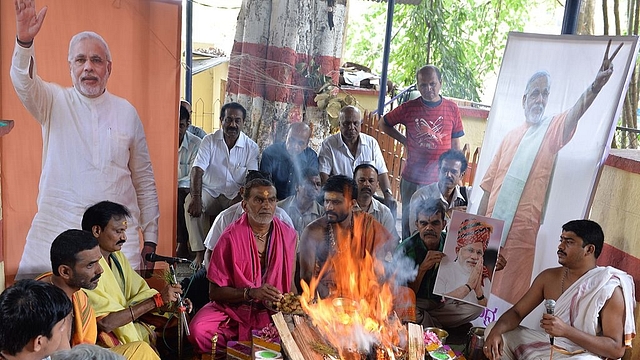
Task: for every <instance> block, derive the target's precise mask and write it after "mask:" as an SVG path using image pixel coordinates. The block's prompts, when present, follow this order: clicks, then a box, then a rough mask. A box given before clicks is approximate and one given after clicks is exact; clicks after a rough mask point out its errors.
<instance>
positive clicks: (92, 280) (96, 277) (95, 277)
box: [91, 274, 102, 282]
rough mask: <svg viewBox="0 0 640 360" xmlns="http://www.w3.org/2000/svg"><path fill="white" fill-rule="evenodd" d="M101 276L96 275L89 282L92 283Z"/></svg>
mask: <svg viewBox="0 0 640 360" xmlns="http://www.w3.org/2000/svg"><path fill="white" fill-rule="evenodd" d="M101 276H102V274H98V275H96V276H94V277H93V279H91V282H94V281H96V280H98V279H100V277H101Z"/></svg>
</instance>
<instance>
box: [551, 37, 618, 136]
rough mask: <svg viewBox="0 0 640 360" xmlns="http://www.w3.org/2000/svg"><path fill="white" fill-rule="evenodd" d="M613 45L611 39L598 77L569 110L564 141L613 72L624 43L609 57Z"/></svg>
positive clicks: (571, 133) (570, 134)
mask: <svg viewBox="0 0 640 360" xmlns="http://www.w3.org/2000/svg"><path fill="white" fill-rule="evenodd" d="M610 46H611V40H609V44H608V45H607V49H606V51H605V53H604V58H603V60H602V64H601V65H600V69H599V70H598V73H597V74H596V78H595V79H594V80H593V82H592V83H591V84H590V85H589V87H588V88H587V89H586V90H585V91H584V92H583V93H582V95H581V96H580V98H578V101H576V103H575V104H574V105H573V107H572V108H571V109H570V110H569V113H568V114H567V119H566V120H565V123H564V131H563V143H565V144H566V143H567V142H569V140H571V137H572V136H573V132H574V131H575V130H576V127H577V126H578V121H579V120H580V118H581V117H582V115H584V113H585V112H586V111H587V109H589V107H590V106H591V104H592V103H593V101H594V100H595V98H596V97H597V96H598V93H600V90H602V88H603V87H604V86H605V84H606V83H607V82H608V81H609V78H610V77H611V75H612V74H613V63H612V61H613V59H614V58H615V56H616V55H617V54H618V50H620V48H621V47H622V44H620V46H619V47H618V48H617V49H616V50H615V52H614V53H613V55H612V56H611V58H609V48H610Z"/></svg>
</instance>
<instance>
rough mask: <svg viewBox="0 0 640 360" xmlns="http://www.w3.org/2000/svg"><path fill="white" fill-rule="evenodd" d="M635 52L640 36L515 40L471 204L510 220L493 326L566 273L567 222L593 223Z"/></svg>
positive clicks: (491, 308) (492, 305) (491, 312)
mask: <svg viewBox="0 0 640 360" xmlns="http://www.w3.org/2000/svg"><path fill="white" fill-rule="evenodd" d="M636 53H637V38H636V37H608V36H607V37H594V36H577V35H562V36H551V35H534V34H521V33H511V34H510V36H509V39H508V42H507V46H506V49H505V54H504V58H503V63H502V67H501V69H500V74H499V77H498V84H497V89H496V92H495V97H494V100H493V104H492V107H491V112H490V114H489V120H488V126H487V130H486V134H485V138H484V142H483V146H482V153H481V155H480V161H479V163H478V170H477V172H476V177H475V179H474V184H475V185H474V191H473V192H472V193H471V194H472V195H471V199H470V202H471V204H470V206H469V212H470V213H474V214H479V215H486V216H489V217H492V218H496V219H500V220H503V221H504V230H503V236H502V239H501V251H500V253H501V254H503V255H504V257H505V258H506V259H507V266H506V268H505V269H504V270H503V271H499V272H496V274H495V275H494V278H493V283H492V291H491V292H492V296H491V298H490V301H489V304H488V309H487V314H485V315H488V316H485V318H486V319H484V320H487V321H485V322H488V321H489V320H491V319H489V318H497V316H498V315H500V314H501V313H502V312H504V311H505V310H506V309H508V307H509V306H510V305H511V304H514V303H515V302H516V301H518V300H519V299H520V297H522V295H523V294H524V293H525V292H526V291H527V289H528V288H529V285H530V284H531V282H532V280H533V279H534V278H535V276H536V275H537V274H538V273H540V272H541V271H542V270H543V269H546V268H549V267H554V266H558V262H557V256H556V251H557V244H558V240H559V235H560V233H561V228H562V225H563V224H564V223H566V222H567V221H569V220H573V219H582V218H586V217H587V216H588V211H589V207H590V202H591V198H592V194H593V193H594V189H595V183H596V180H597V178H598V174H599V170H600V167H601V166H602V164H603V162H604V159H605V158H606V155H607V153H608V148H609V146H608V145H609V143H610V142H611V138H612V136H613V131H614V129H615V119H617V118H618V117H619V115H620V113H621V108H622V104H623V100H624V95H625V93H626V90H627V86H628V82H629V79H630V76H631V72H632V70H633V64H635V58H636ZM529 319H532V320H528V321H527V320H525V325H528V326H533V327H535V326H537V320H539V313H536V314H532V315H530V317H529ZM480 321H483V319H480Z"/></svg>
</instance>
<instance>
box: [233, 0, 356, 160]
mask: <svg viewBox="0 0 640 360" xmlns="http://www.w3.org/2000/svg"><path fill="white" fill-rule="evenodd" d="M331 8H332V10H333V12H332V15H333V23H334V24H335V26H334V27H333V29H330V28H329V21H328V15H329V9H330V7H329V6H328V4H327V0H243V2H242V7H241V9H240V14H239V15H238V26H237V30H236V37H235V41H234V45H233V50H232V52H231V59H230V63H229V76H228V84H229V85H228V88H227V102H228V101H237V102H239V103H241V104H242V105H243V106H245V107H246V108H247V119H246V121H245V125H244V131H245V133H246V134H247V135H249V136H250V137H251V138H252V139H254V140H255V141H256V142H257V143H258V145H259V146H260V149H264V148H265V147H267V146H268V145H270V144H272V143H273V142H276V141H282V140H283V139H284V137H285V135H286V131H287V128H288V126H289V124H290V123H292V122H298V121H304V122H306V123H309V124H310V125H311V126H312V128H313V136H312V144H311V145H312V146H313V147H315V148H316V149H317V148H318V147H319V144H320V142H321V141H322V139H324V138H325V137H326V135H327V134H328V132H329V125H328V121H327V119H326V117H324V116H322V115H323V112H322V111H316V110H315V109H314V107H315V106H316V104H315V102H314V101H313V99H314V97H315V93H314V90H315V89H311V88H309V87H308V85H307V81H306V79H305V78H304V77H302V76H301V75H300V74H299V73H298V72H297V71H296V65H297V64H300V63H309V62H311V61H312V60H313V61H315V63H317V64H320V65H321V68H320V72H322V73H323V74H327V75H329V76H331V77H332V79H333V81H334V82H335V83H336V84H337V82H338V75H339V67H340V57H341V52H342V39H343V34H344V30H345V21H344V19H345V14H346V0H336V1H335V4H334V6H333V7H331Z"/></svg>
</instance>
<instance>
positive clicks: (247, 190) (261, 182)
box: [242, 178, 273, 200]
mask: <svg viewBox="0 0 640 360" xmlns="http://www.w3.org/2000/svg"><path fill="white" fill-rule="evenodd" d="M258 186H273V183H272V182H271V181H269V179H260V178H258V179H253V180H251V181H249V182H247V183H246V184H244V192H243V193H242V198H243V199H244V200H249V198H250V197H251V189H253V188H255V187H258Z"/></svg>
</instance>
